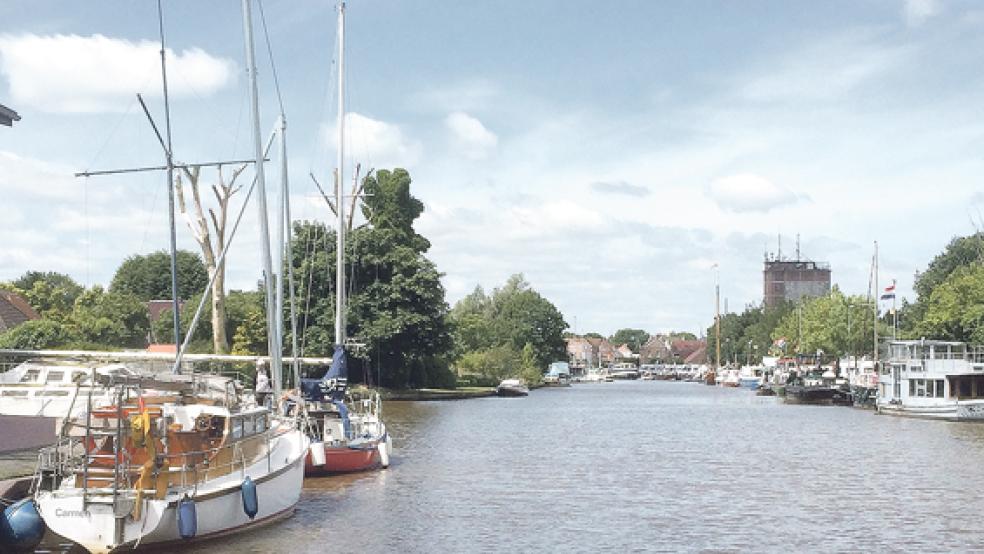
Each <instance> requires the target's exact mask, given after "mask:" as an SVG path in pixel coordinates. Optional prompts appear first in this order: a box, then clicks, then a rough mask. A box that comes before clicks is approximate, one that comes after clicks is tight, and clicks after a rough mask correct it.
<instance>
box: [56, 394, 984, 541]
mask: <svg viewBox="0 0 984 554" xmlns="http://www.w3.org/2000/svg"><path fill="white" fill-rule="evenodd" d="M384 416H385V419H386V421H387V425H388V426H389V428H390V430H391V433H392V434H393V436H394V456H393V463H392V466H391V467H390V468H389V469H388V470H385V471H381V472H376V473H369V474H363V475H355V476H346V477H340V478H322V479H314V480H308V481H306V483H305V488H304V492H303V495H302V499H301V503H300V504H299V506H298V510H297V513H296V515H295V516H294V517H292V518H291V519H289V520H286V521H283V522H281V523H277V524H274V525H271V526H268V527H266V528H263V529H259V530H256V531H254V532H251V533H247V534H241V535H237V536H233V537H230V538H225V539H221V540H219V541H212V542H206V543H201V544H199V545H189V548H186V549H183V550H182V551H183V552H187V553H202V554H204V553H238V554H242V553H252V552H263V553H265V552H286V551H290V552H292V553H306V552H311V553H314V552H329V551H330V552H393V551H400V552H474V551H483V552H489V551H510V552H514V551H520V552H531V551H545V552H558V551H570V552H589V551H591V552H596V551H599V550H602V551H614V550H619V551H622V550H628V551H778V550H787V551H789V550H792V551H874V550H879V551H886V550H889V551H890V550H896V551H933V552H939V551H955V550H978V551H979V550H981V549H984V525H982V514H984V494H981V491H980V490H979V489H978V488H977V485H976V484H975V483H984V425H975V424H966V423H945V422H933V421H923V420H916V419H902V418H894V417H890V416H877V415H875V414H874V413H872V412H871V411H862V410H857V409H853V408H840V407H831V406H806V405H791V404H784V403H783V402H782V401H781V400H779V399H776V398H769V397H756V396H754V394H753V393H751V392H748V391H746V390H738V389H723V388H719V387H707V386H703V385H699V384H695V383H682V382H663V381H623V382H615V383H598V384H577V385H574V386H573V387H570V388H565V389H539V390H535V391H533V392H532V393H531V394H530V396H529V397H527V398H484V399H475V400H466V401H445V402H390V403H388V404H387V405H386V406H385V414H384ZM261 501H262V499H261ZM51 549H53V550H55V551H62V552H63V551H65V549H64V548H59V547H58V545H55V544H51V545H47V549H46V551H49V550H51Z"/></svg>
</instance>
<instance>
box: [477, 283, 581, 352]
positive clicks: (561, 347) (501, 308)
mask: <svg viewBox="0 0 984 554" xmlns="http://www.w3.org/2000/svg"><path fill="white" fill-rule="evenodd" d="M492 310H493V325H492V329H493V333H494V334H495V336H496V337H497V338H498V339H499V340H500V341H502V342H505V343H507V344H510V345H512V347H513V348H514V349H516V350H522V349H523V348H524V347H525V346H526V344H527V343H529V344H530V345H532V347H533V351H534V360H535V362H536V364H537V366H538V367H541V368H543V369H546V366H547V365H548V364H550V362H553V361H557V360H566V359H567V344H566V343H565V342H564V336H563V333H564V330H566V329H567V323H566V322H565V321H564V316H563V315H561V313H560V310H558V309H557V307H556V306H554V305H553V304H552V303H551V302H550V301H549V300H547V299H546V298H544V297H543V296H541V295H540V293H538V292H536V291H535V290H533V289H531V288H530V285H529V283H527V282H526V280H525V279H524V278H523V276H522V275H521V274H518V275H513V276H512V277H510V278H509V280H508V281H506V284H505V286H504V287H502V288H501V289H496V290H495V291H494V292H493V294H492Z"/></svg>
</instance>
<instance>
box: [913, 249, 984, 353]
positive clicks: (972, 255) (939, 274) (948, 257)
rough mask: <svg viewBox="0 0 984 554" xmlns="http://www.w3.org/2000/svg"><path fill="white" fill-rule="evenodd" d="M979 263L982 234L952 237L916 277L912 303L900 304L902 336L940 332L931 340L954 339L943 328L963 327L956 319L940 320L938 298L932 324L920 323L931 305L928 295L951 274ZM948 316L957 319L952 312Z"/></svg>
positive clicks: (983, 255) (983, 260)
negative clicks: (914, 297)
mask: <svg viewBox="0 0 984 554" xmlns="http://www.w3.org/2000/svg"><path fill="white" fill-rule="evenodd" d="M982 263H984V232H978V233H975V234H973V235H969V236H966V237H954V238H953V240H951V241H950V243H949V244H948V245H947V246H946V248H945V249H944V250H943V252H940V253H939V254H938V255H936V257H934V258H933V259H932V261H930V262H929V265H928V266H927V267H926V270H925V271H922V272H920V273H917V274H916V279H915V282H914V284H913V288H914V289H915V292H916V300H915V302H913V303H911V304H910V303H908V302H903V304H902V307H901V309H900V310H899V324H900V326H901V328H902V332H903V334H905V335H907V336H910V337H916V336H920V335H923V334H926V333H942V334H941V335H940V336H939V337H934V338H943V337H953V336H955V335H954V334H953V333H952V332H950V331H944V329H945V328H948V327H949V328H950V329H951V330H952V329H955V328H956V327H958V326H961V325H963V324H962V323H960V322H958V321H957V319H959V317H958V318H957V319H952V320H949V321H942V320H941V319H940V318H941V317H944V314H945V313H947V312H948V310H942V309H941V308H940V306H939V302H940V300H939V299H937V308H936V309H935V311H934V314H933V316H932V319H933V321H931V322H929V321H924V320H925V319H926V318H927V317H929V314H928V310H929V308H930V304H931V303H932V302H933V301H932V296H933V294H934V292H935V291H936V289H937V288H938V287H940V286H942V285H944V284H945V283H947V282H948V280H949V279H950V277H951V275H954V274H955V273H958V272H960V271H961V270H962V269H964V268H970V267H972V266H974V265H979V264H982ZM951 285H952V284H951ZM948 294H949V293H948V292H947V293H943V295H944V296H947V295H948ZM952 315H954V316H957V314H955V313H953V314H952ZM957 334H960V333H957ZM931 336H932V335H931Z"/></svg>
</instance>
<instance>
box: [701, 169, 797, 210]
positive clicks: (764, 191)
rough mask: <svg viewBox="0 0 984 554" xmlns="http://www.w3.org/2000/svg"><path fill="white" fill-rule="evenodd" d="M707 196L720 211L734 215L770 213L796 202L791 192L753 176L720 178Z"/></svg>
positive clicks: (712, 184) (744, 174) (712, 185)
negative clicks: (739, 213) (740, 213)
mask: <svg viewBox="0 0 984 554" xmlns="http://www.w3.org/2000/svg"><path fill="white" fill-rule="evenodd" d="M707 194H708V196H710V197H711V199H712V200H714V202H716V203H717V205H718V206H720V207H721V209H723V210H726V211H731V212H767V211H769V210H772V209H773V208H778V207H779V206H783V205H786V204H792V203H795V202H796V201H797V196H796V195H795V194H794V193H793V192H792V191H790V190H789V189H787V188H785V187H782V186H779V185H777V184H775V183H773V182H772V181H769V180H768V179H766V178H764V177H760V176H758V175H754V174H751V173H742V174H738V175H730V176H727V177H722V178H720V179H717V180H715V181H714V182H712V183H711V185H710V187H708V190H707Z"/></svg>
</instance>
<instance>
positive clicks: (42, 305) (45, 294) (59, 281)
mask: <svg viewBox="0 0 984 554" xmlns="http://www.w3.org/2000/svg"><path fill="white" fill-rule="evenodd" d="M3 287H4V288H7V289H10V290H13V291H14V292H16V293H18V294H20V295H21V296H22V297H24V300H26V301H27V303H28V304H30V305H31V307H32V308H34V311H36V312H38V314H39V315H40V316H41V317H44V318H46V319H52V320H57V321H65V320H66V319H67V318H68V317H69V316H70V315H71V313H72V309H73V308H74V306H75V299H76V298H78V297H79V295H80V294H82V292H83V291H84V290H85V288H84V287H83V286H82V285H80V284H78V283H76V282H75V281H74V280H73V279H72V278H71V277H69V276H68V275H65V274H63V273H56V272H53V271H28V272H27V273H25V274H24V275H22V276H21V277H20V278H18V279H16V280H14V281H11V282H10V283H5V284H4V285H3Z"/></svg>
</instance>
